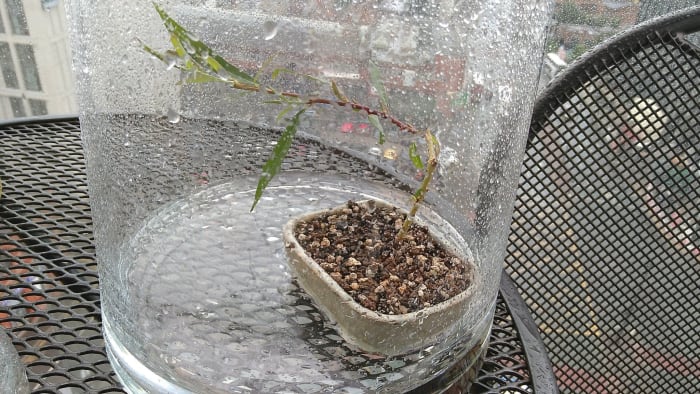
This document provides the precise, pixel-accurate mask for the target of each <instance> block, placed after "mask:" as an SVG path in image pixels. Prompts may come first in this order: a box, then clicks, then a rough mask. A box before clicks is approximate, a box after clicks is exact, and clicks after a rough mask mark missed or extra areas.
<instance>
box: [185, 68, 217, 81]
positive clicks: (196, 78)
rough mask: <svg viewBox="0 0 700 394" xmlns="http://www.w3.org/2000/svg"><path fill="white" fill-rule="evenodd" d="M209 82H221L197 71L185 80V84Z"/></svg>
mask: <svg viewBox="0 0 700 394" xmlns="http://www.w3.org/2000/svg"><path fill="white" fill-rule="evenodd" d="M209 82H221V78H219V77H215V76H212V75H209V74H205V73H203V72H201V71H199V70H194V72H193V73H192V74H191V75H190V76H188V77H187V79H185V83H209Z"/></svg>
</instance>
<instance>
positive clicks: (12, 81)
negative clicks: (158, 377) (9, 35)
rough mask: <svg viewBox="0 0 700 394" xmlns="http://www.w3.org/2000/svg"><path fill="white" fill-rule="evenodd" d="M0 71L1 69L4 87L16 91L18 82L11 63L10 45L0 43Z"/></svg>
mask: <svg viewBox="0 0 700 394" xmlns="http://www.w3.org/2000/svg"><path fill="white" fill-rule="evenodd" d="M0 69H2V78H3V79H4V80H5V87H8V88H12V89H18V88H19V82H17V72H16V71H15V65H14V63H13V62H12V54H11V53H10V45H9V44H8V43H6V42H0Z"/></svg>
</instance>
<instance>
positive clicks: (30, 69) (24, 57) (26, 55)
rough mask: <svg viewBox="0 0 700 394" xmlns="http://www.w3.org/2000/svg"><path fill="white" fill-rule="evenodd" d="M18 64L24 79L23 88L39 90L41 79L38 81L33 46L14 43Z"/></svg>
mask: <svg viewBox="0 0 700 394" xmlns="http://www.w3.org/2000/svg"><path fill="white" fill-rule="evenodd" d="M15 50H16V51H17V58H18V60H19V66H20V68H21V69H22V76H23V79H24V88H25V89H27V90H35V91H40V90H41V81H39V70H37V68H36V59H35V58H34V48H33V47H32V46H31V45H27V44H15Z"/></svg>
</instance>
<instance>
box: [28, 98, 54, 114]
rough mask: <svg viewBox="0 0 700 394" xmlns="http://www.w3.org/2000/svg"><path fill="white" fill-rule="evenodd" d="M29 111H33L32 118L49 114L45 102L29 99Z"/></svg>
mask: <svg viewBox="0 0 700 394" xmlns="http://www.w3.org/2000/svg"><path fill="white" fill-rule="evenodd" d="M29 109H30V110H31V111H32V116H43V115H47V114H48V113H49V111H47V109H46V101H44V100H35V99H29Z"/></svg>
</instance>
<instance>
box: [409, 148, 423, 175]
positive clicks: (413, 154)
mask: <svg viewBox="0 0 700 394" xmlns="http://www.w3.org/2000/svg"><path fill="white" fill-rule="evenodd" d="M408 157H410V158H411V161H412V162H413V166H414V167H416V168H417V169H419V170H422V169H423V168H425V166H424V165H423V160H421V158H420V155H419V154H418V147H417V146H416V143H415V142H412V143H411V145H410V146H409V147H408Z"/></svg>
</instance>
